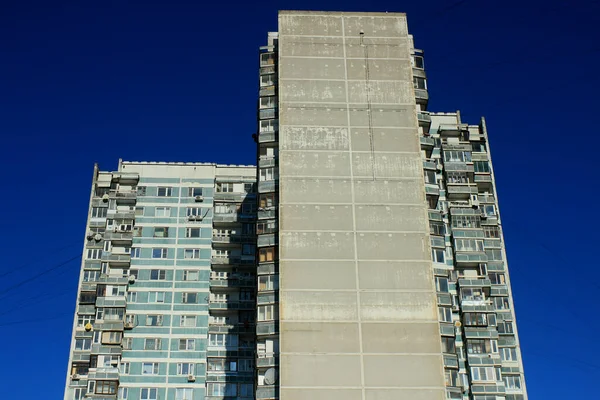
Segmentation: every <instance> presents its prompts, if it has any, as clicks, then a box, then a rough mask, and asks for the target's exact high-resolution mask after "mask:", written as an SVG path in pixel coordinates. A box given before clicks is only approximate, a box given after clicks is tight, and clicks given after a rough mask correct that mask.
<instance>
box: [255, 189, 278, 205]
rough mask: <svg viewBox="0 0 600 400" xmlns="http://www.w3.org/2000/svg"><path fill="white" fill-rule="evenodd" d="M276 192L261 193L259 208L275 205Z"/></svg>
mask: <svg viewBox="0 0 600 400" xmlns="http://www.w3.org/2000/svg"><path fill="white" fill-rule="evenodd" d="M275 204H276V203H275V193H267V194H261V195H260V199H259V205H258V206H259V208H269V207H275Z"/></svg>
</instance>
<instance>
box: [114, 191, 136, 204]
mask: <svg viewBox="0 0 600 400" xmlns="http://www.w3.org/2000/svg"><path fill="white" fill-rule="evenodd" d="M109 197H110V198H112V199H117V203H119V202H120V201H124V202H128V201H135V199H136V198H137V192H136V191H135V190H126V191H116V190H111V191H110V192H109Z"/></svg>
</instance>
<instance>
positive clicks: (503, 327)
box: [498, 321, 515, 334]
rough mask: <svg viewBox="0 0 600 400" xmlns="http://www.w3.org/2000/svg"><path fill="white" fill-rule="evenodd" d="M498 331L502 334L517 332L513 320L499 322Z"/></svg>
mask: <svg viewBox="0 0 600 400" xmlns="http://www.w3.org/2000/svg"><path fill="white" fill-rule="evenodd" d="M498 333H500V334H507V333H508V334H512V333H515V330H514V328H513V324H512V322H509V321H501V322H499V323H498Z"/></svg>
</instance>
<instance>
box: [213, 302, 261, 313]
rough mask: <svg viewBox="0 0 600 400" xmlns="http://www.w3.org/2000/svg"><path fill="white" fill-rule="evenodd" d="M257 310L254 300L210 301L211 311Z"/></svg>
mask: <svg viewBox="0 0 600 400" xmlns="http://www.w3.org/2000/svg"><path fill="white" fill-rule="evenodd" d="M254 308H255V303H254V300H251V301H210V302H209V303H208V309H209V310H214V311H218V310H253V309H254Z"/></svg>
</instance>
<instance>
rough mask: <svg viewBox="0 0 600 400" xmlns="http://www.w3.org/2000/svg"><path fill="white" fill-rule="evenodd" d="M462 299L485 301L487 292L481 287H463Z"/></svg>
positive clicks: (461, 291)
mask: <svg viewBox="0 0 600 400" xmlns="http://www.w3.org/2000/svg"><path fill="white" fill-rule="evenodd" d="M460 293H461V300H462V301H484V300H485V294H484V293H483V290H482V289H480V288H462V289H461V290H460Z"/></svg>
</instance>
